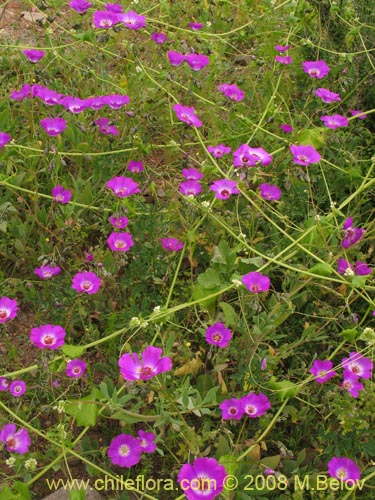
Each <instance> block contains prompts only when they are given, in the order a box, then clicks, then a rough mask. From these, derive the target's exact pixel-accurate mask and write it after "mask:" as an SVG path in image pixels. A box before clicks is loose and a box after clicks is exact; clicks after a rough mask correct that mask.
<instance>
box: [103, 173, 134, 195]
mask: <svg viewBox="0 0 375 500" xmlns="http://www.w3.org/2000/svg"><path fill="white" fill-rule="evenodd" d="M106 186H107V187H108V188H109V189H111V190H112V191H113V193H114V194H115V195H116V196H118V197H119V198H125V197H127V196H131V195H133V194H137V193H139V192H140V189H139V186H138V184H137V183H136V182H135V181H133V179H132V178H131V177H123V176H118V177H113V179H110V180H109V181H108V182H107V183H106Z"/></svg>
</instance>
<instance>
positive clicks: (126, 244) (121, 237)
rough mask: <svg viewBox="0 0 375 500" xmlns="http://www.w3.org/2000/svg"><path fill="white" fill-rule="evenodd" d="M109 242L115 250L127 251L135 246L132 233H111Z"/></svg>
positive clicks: (110, 246)
mask: <svg viewBox="0 0 375 500" xmlns="http://www.w3.org/2000/svg"><path fill="white" fill-rule="evenodd" d="M107 244H108V246H109V248H110V249H111V250H112V251H113V252H127V251H128V250H130V248H131V247H132V246H134V241H133V237H132V235H131V234H130V233H111V234H110V235H109V237H108V239H107Z"/></svg>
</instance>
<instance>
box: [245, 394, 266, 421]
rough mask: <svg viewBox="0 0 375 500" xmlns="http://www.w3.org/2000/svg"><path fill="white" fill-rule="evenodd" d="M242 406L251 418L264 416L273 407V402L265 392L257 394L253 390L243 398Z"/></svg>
mask: <svg viewBox="0 0 375 500" xmlns="http://www.w3.org/2000/svg"><path fill="white" fill-rule="evenodd" d="M241 406H242V409H243V411H244V413H245V414H246V415H248V416H249V417H250V418H256V417H260V416H262V415H263V414H264V413H266V411H267V410H269V409H270V408H271V403H270V401H269V399H268V398H267V396H266V395H265V394H262V393H260V394H258V395H257V394H255V392H251V393H250V394H248V395H247V396H243V397H242V398H241Z"/></svg>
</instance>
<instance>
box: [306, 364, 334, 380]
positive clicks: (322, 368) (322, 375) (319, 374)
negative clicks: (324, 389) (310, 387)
mask: <svg viewBox="0 0 375 500" xmlns="http://www.w3.org/2000/svg"><path fill="white" fill-rule="evenodd" d="M332 367H333V363H332V361H330V360H329V359H326V360H324V361H321V360H320V359H316V360H315V361H314V363H313V365H312V367H311V368H310V370H309V372H310V373H312V374H313V375H315V380H316V381H317V382H318V383H319V384H324V382H327V380H329V379H330V378H332V377H334V376H335V375H336V372H335V371H334V370H332Z"/></svg>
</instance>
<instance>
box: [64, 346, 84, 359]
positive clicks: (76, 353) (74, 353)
mask: <svg viewBox="0 0 375 500" xmlns="http://www.w3.org/2000/svg"><path fill="white" fill-rule="evenodd" d="M61 350H62V352H63V353H64V354H66V356H69V358H72V359H74V358H79V357H80V356H82V354H83V353H84V352H86V347H85V346H81V345H70V344H64V345H63V346H62V348H61Z"/></svg>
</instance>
